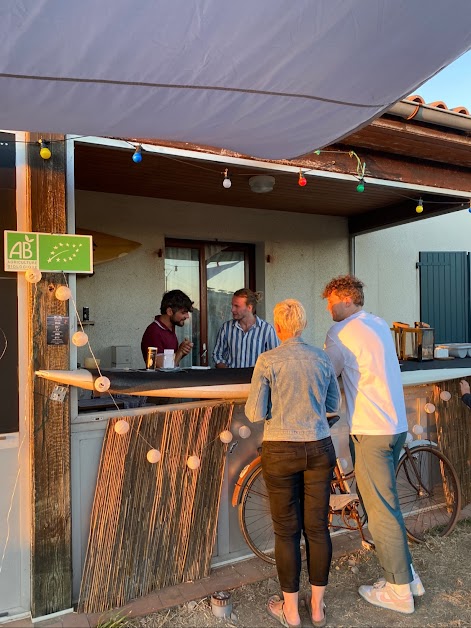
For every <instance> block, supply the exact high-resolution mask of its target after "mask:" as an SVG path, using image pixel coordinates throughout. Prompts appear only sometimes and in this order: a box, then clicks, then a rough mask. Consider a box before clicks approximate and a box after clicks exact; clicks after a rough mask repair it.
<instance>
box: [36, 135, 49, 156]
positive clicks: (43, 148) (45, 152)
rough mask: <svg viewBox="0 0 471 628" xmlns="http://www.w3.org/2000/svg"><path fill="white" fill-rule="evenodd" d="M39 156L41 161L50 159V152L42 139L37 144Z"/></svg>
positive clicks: (46, 143)
mask: <svg viewBox="0 0 471 628" xmlns="http://www.w3.org/2000/svg"><path fill="white" fill-rule="evenodd" d="M38 144H39V147H40V148H39V154H40V155H41V157H42V158H43V159H50V158H51V155H52V153H51V150H50V149H49V147H48V142H45V141H44V140H43V139H40V140H39V142H38Z"/></svg>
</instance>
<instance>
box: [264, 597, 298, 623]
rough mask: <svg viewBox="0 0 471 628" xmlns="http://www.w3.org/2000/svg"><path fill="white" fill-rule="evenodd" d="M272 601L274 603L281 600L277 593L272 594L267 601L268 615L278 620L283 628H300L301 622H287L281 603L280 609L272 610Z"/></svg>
mask: <svg viewBox="0 0 471 628" xmlns="http://www.w3.org/2000/svg"><path fill="white" fill-rule="evenodd" d="M271 602H274V603H275V604H277V603H278V602H283V600H282V599H281V598H280V596H279V595H272V596H271V597H270V598H269V599H268V602H267V613H268V614H269V615H270V617H273V619H276V620H277V621H279V622H280V624H281V625H282V626H284V627H285V628H301V626H302V624H289V623H288V621H287V619H286V617H285V614H284V612H283V604H284V602H283V603H282V605H281V606H280V609H279V610H278V611H275V610H273V609H272V608H270V603H271Z"/></svg>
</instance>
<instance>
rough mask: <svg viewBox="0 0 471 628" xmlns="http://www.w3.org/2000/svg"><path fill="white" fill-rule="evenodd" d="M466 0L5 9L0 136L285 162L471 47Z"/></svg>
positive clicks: (369, 115) (172, 1) (116, 3)
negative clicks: (184, 145) (155, 143)
mask: <svg viewBox="0 0 471 628" xmlns="http://www.w3.org/2000/svg"><path fill="white" fill-rule="evenodd" d="M470 23H471V2H470V0H447V2H445V1H444V0H436V1H433V2H431V1H430V0H413V1H411V0H361V1H358V0H296V1H294V2H293V1H292V0H237V2H223V1H222V0H139V1H138V2H136V1H135V0H133V1H131V0H129V1H128V0H100V1H97V0H80V2H73V1H64V0H35V2H29V1H28V0H2V2H1V3H0V41H1V42H2V55H1V56H0V128H4V129H14V130H29V131H37V132H44V133H64V134H65V133H75V134H79V135H106V136H112V137H121V138H124V137H126V138H148V139H150V138H154V139H160V140H170V141H175V142H190V143H196V144H201V145H208V146H214V147H220V148H226V149H229V150H232V151H236V152H238V153H242V154H246V155H252V156H256V157H261V158H268V159H277V158H288V159H289V158H292V157H296V156H299V155H302V154H305V153H307V152H311V151H313V150H315V149H318V148H321V147H323V146H325V145H328V144H331V143H333V142H335V141H337V140H339V139H340V138H342V137H344V136H346V135H348V134H350V133H351V132H352V131H354V130H355V129H358V128H359V127H361V126H362V125H365V124H367V123H368V122H369V121H371V120H372V119H373V118H374V117H376V116H378V115H380V114H381V113H382V112H384V110H386V109H387V108H388V107H390V106H391V105H392V104H393V103H394V102H396V101H397V100H399V99H401V98H402V97H404V96H405V95H407V94H410V93H411V92H412V91H414V90H415V89H416V88H417V87H418V86H419V85H421V84H422V83H423V82H424V81H426V80H427V79H429V78H430V77H431V76H433V75H434V74H435V73H436V72H437V71H439V70H440V69H442V68H443V67H445V66H446V65H448V64H449V63H450V62H452V61H453V60H454V59H456V58H457V57H458V56H459V55H460V54H462V53H463V52H465V51H466V50H468V49H469V48H470V47H471V29H470Z"/></svg>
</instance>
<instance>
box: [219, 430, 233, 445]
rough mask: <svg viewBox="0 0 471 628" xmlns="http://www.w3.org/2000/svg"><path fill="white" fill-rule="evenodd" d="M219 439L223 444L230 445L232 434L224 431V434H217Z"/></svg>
mask: <svg viewBox="0 0 471 628" xmlns="http://www.w3.org/2000/svg"><path fill="white" fill-rule="evenodd" d="M219 438H220V439H221V441H222V442H223V443H226V444H227V443H230V442H231V440H232V439H233V436H232V432H230V431H229V430H224V432H221V433H220V434H219Z"/></svg>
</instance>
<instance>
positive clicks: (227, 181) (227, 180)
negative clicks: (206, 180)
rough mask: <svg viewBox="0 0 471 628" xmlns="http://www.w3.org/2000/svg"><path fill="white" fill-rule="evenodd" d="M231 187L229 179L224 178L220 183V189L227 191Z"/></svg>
mask: <svg viewBox="0 0 471 628" xmlns="http://www.w3.org/2000/svg"><path fill="white" fill-rule="evenodd" d="M231 185H232V181H231V180H230V179H229V177H224V180H223V182H222V187H223V188H226V190H228V189H229V188H230V187H231Z"/></svg>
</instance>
